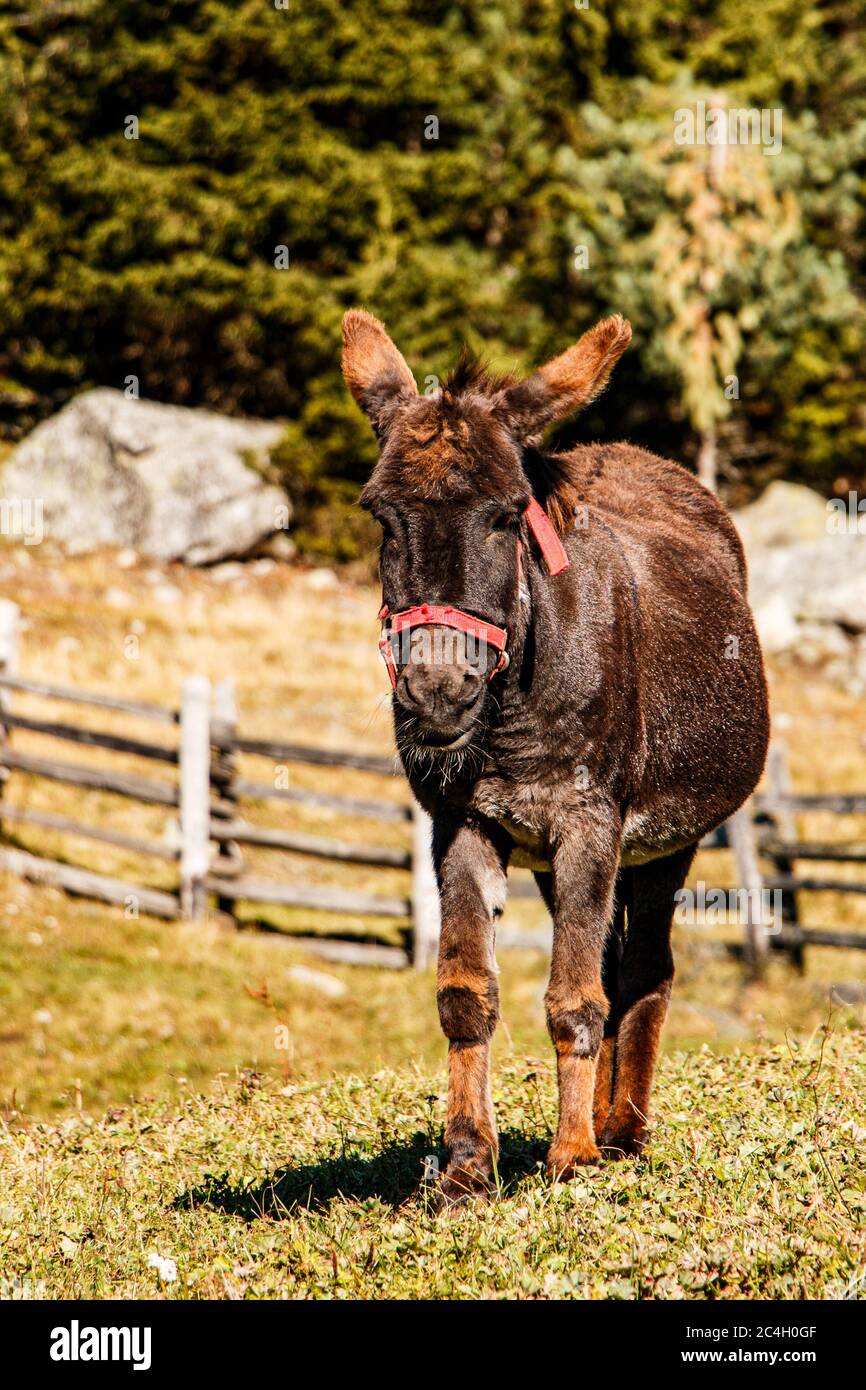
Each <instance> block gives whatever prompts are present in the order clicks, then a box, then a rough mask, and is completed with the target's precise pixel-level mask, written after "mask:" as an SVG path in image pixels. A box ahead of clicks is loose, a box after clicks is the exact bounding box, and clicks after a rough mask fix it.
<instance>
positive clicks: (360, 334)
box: [343, 309, 418, 439]
mask: <svg viewBox="0 0 866 1390" xmlns="http://www.w3.org/2000/svg"><path fill="white" fill-rule="evenodd" d="M343 376H344V377H345V378H346V385H347V386H348V388H349V390H350V391H351V393H352V395H353V396H354V397H355V400H356V401H357V402H358V404H359V406H360V407H361V409H362V410H363V411H365V412H366V414H367V415H368V416H369V417H370V423H371V424H372V426H373V429H374V430H375V431H376V433H377V435H379V437H380V439H381V437H382V436H383V435H384V434H385V432H386V430H387V428H388V425H389V424H390V422H391V419H392V418H393V415H394V412H395V410H397V409H398V408H399V407H400V405H403V404H406V403H407V402H408V401H409V400H411V398H412V397H413V396H417V394H418V387H417V386H416V385H415V378H414V377H413V375H412V373H411V372H410V370H409V368H408V366H407V364H406V359H405V357H404V356H403V354H402V353H401V352H400V351H399V350H398V348H396V347H395V346H394V344H393V343H392V342H391V339H390V338H389V337H388V334H387V333H386V332H385V326H384V324H381V323H380V322H379V320H378V319H375V318H373V315H372V314H368V313H367V312H366V310H365V309H350V310H349V312H348V313H347V314H344V315H343Z"/></svg>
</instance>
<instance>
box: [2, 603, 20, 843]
mask: <svg viewBox="0 0 866 1390" xmlns="http://www.w3.org/2000/svg"><path fill="white" fill-rule="evenodd" d="M20 619H21V613H20V610H19V608H18V605H17V603H13V602H12V601H11V599H0V676H14V675H15V674H16V673H17V670H18V634H19V630H20ZM10 708H11V701H10V696H9V691H8V690H4V689H3V688H2V687H0V755H2V749H3V746H4V745H5V744H6V742H7V741H8V738H9V730H8V729H7V728H6V726H5V725H4V723H3V714H4V712H5V711H7V710H9V709H10ZM8 778H9V769H8V768H7V767H0V801H2V800H3V799H4V798H5V795H6V782H7V781H8ZM2 832H3V824H2V821H0V835H2Z"/></svg>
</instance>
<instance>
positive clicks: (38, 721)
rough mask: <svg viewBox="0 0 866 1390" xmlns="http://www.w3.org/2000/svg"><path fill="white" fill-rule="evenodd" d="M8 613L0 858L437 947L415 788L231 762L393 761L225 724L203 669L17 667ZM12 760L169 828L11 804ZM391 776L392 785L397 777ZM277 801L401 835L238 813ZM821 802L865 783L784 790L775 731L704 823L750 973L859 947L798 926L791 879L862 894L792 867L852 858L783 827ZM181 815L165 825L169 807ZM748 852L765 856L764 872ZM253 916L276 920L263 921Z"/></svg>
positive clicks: (737, 950) (38, 870) (836, 802)
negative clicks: (174, 684) (354, 876)
mask: <svg viewBox="0 0 866 1390" xmlns="http://www.w3.org/2000/svg"><path fill="white" fill-rule="evenodd" d="M18 634H19V623H18V611H17V609H16V607H15V605H14V604H10V603H5V602H0V841H2V840H3V839H4V838H5V840H6V843H0V868H3V869H6V870H8V871H10V872H13V873H16V874H20V875H21V876H23V877H26V878H30V879H33V880H34V881H38V882H42V883H47V884H51V885H53V886H55V887H58V888H62V889H64V890H65V891H66V892H69V893H73V894H79V895H84V896H88V897H95V898H100V899H102V900H104V901H107V902H112V903H118V904H121V905H123V906H124V908H125V909H126V910H127V911H130V912H137V911H139V910H140V911H144V912H149V913H153V914H154V915H157V916H160V917H165V918H174V917H180V916H183V917H185V918H187V919H189V920H190V921H193V922H196V921H201V920H202V918H203V917H204V915H205V913H206V911H207V906H208V902H209V900H210V899H211V898H213V899H215V903H216V906H217V908H218V910H219V911H221V912H222V913H225V914H227V915H230V916H232V917H235V919H236V920H237V916H236V914H237V912H238V905H239V904H244V903H250V904H253V905H255V904H256V903H259V904H271V905H275V906H279V907H287V908H295V909H303V910H306V911H312V912H326V913H330V914H347V915H350V916H362V917H363V916H370V917H376V918H385V919H392V920H398V921H400V922H402V923H404V933H405V936H406V941H407V945H406V947H398V946H386V945H384V944H382V943H381V942H377V941H375V940H369V939H361V938H352V939H345V938H342V939H335V938H334V937H333V936H332V937H326V936H307V935H304V936H303V937H297V936H290V937H289V939H290V940H292V941H297V942H302V943H303V944H304V946H305V947H306V948H307V949H309V950H312V951H316V952H318V953H319V954H320V955H322V956H324V957H325V958H327V959H330V960H344V961H351V962H352V963H363V962H367V963H369V964H371V965H384V966H398V965H406V964H409V963H414V964H415V965H416V966H417V967H419V968H424V967H426V966H427V965H428V964H429V963H430V961H431V960H432V959H433V958H434V957H435V954H436V951H437V949H438V938H439V900H438V893H437V889H436V880H435V874H434V872H433V864H432V856H431V851H430V837H431V824H430V820H429V817H428V816H427V815H426V813H425V812H424V811H423V810H422V809H421V807H420V806H418V805H417V804H416V803H415V802H414V801H412V800H410V799H408V798H406V799H404V800H397V799H391V798H390V797H382V798H381V799H380V798H374V797H372V796H370V797H362V796H356V795H353V794H346V793H334V792H329V791H327V790H324V789H318V788H317V789H308V788H302V787H286V786H282V785H277V784H276V779H275V781H274V782H273V783H270V782H266V781H257V780H255V779H253V778H250V777H248V776H246V775H242V773H241V770H240V760H241V758H244V759H254V760H255V759H266V760H268V761H269V762H270V763H271V764H272V765H278V766H279V765H283V764H290V763H301V764H306V765H308V766H312V767H322V768H339V769H346V770H349V771H352V772H356V773H361V774H369V775H374V776H376V777H380V778H381V777H387V778H389V779H392V778H394V777H395V774H396V772H397V767H396V765H395V761H394V759H393V758H389V757H379V756H374V755H369V754H361V753H355V752H345V753H344V752H338V751H333V750H330V749H321V748H311V747H305V746H302V745H299V744H295V743H287V742H282V741H277V740H271V739H265V738H253V737H246V736H244V735H241V734H239V733H238V729H237V710H236V707H235V697H234V689H233V685H232V683H231V682H230V681H221V682H219V683H218V684H217V685H216V686H215V687H214V688H213V690H212V689H211V687H210V683H209V682H208V681H207V680H205V679H204V678H202V677H196V676H193V677H189V678H188V679H187V680H185V681H184V682H183V686H182V690H181V693H180V700H179V703H178V707H177V708H176V709H171V708H167V707H163V706H160V705H156V704H152V703H148V702H145V701H137V700H127V699H122V698H119V697H117V696H114V695H109V694H105V693H99V692H93V691H84V690H79V689H78V688H74V687H70V686H64V685H55V684H51V683H49V682H46V681H40V680H34V679H30V678H27V679H25V678H23V677H22V676H20V674H19V673H18V670H17V659H18V645H19V638H18ZM16 695H24V696H28V697H36V698H37V699H46V700H51V701H57V702H61V703H64V704H79V705H82V706H88V707H91V708H94V709H103V710H107V711H111V712H113V713H116V714H120V715H126V716H130V717H132V718H137V719H144V720H150V721H152V722H155V723H159V724H162V725H164V726H166V727H168V728H173V729H176V730H177V733H178V736H179V737H178V743H177V745H176V746H169V745H167V744H158V743H153V742H150V741H146V740H143V739H140V738H137V737H131V736H127V735H125V734H118V733H115V732H113V731H107V730H100V729H94V728H83V727H80V726H78V725H75V724H70V723H67V722H64V721H58V720H50V719H45V718H36V717H34V716H32V715H30V714H23V713H21V712H20V710H18V709H16V708H14V707H13V697H14V696H16ZM13 732H16V733H21V734H24V735H27V736H36V737H40V738H48V739H55V740H58V741H60V742H66V743H73V744H76V745H78V746H79V747H81V748H93V749H96V750H99V751H100V752H101V753H104V754H109V755H114V754H123V755H127V756H130V757H134V758H142V759H145V760H150V761H157V762H162V763H164V764H166V765H167V766H168V767H170V768H176V769H177V774H178V775H177V781H169V780H159V779H156V778H150V777H145V776H142V775H141V774H139V773H137V772H127V771H116V770H115V769H114V768H112V767H102V766H96V767H92V766H87V765H85V764H83V763H78V762H75V763H73V762H66V761H61V760H59V759H55V758H53V757H48V756H45V755H42V754H40V755H35V754H32V753H30V752H22V751H20V750H19V749H18V748H15V749H13V748H12V747H11V737H12V734H13ZM14 773H22V774H25V775H27V776H28V777H30V778H43V779H46V780H48V781H49V782H59V783H65V784H67V785H70V786H73V787H81V788H83V789H85V790H93V791H98V792H105V793H109V794H110V795H116V796H119V797H121V798H125V799H127V800H132V801H135V802H138V803H140V804H142V805H146V806H150V807H152V808H160V809H162V811H163V812H165V813H168V814H170V815H171V817H172V820H171V822H170V824H169V826H168V831H169V833H168V835H167V836H164V837H163V838H162V839H159V838H151V839H147V838H145V837H143V836H138V835H135V834H129V833H126V832H125V831H122V830H119V829H115V828H113V827H110V826H108V827H106V826H104V825H88V824H85V823H83V822H82V821H78V820H77V819H75V818H74V817H72V816H68V815H60V814H58V813H56V812H54V811H47V810H40V809H35V808H32V807H30V806H26V805H24V806H22V805H18V804H16V803H15V802H14V801H12V800H11V799H10V797H9V779H10V777H11V776H12V775H13V774H14ZM394 785H395V786H397V785H398V784H397V783H396V782H395V783H394ZM269 802H275V803H278V804H279V803H283V804H286V805H290V806H296V807H299V808H302V809H304V810H324V811H328V812H332V813H335V814H337V815H341V816H344V817H345V818H346V820H347V821H353V822H354V821H357V820H370V821H373V822H379V823H382V824H391V825H403V826H406V825H407V823H409V824H411V827H412V829H411V843H410V844H407V845H404V846H392V845H382V844H377V843H375V841H373V840H372V839H370V840H367V841H366V842H364V841H358V840H354V839H344V838H341V837H339V836H329V835H313V834H308V833H306V832H302V831H299V830H286V829H283V828H279V827H273V826H268V825H262V824H258V823H257V822H255V821H253V820H250V819H249V818H248V814H247V810H248V808H249V804H250V803H253V804H255V803H265V804H267V803H269ZM798 812H800V813H802V812H810V813H813V812H821V813H828V814H834V815H840V814H841V815H866V794H864V795H861V794H859V793H814V794H802V793H795V792H794V791H793V790H792V787H791V784H790V777H789V774H788V770H787V764H786V760H785V753H784V748H783V747H782V746H781V745H779V744H774V745H773V748H772V750H771V754H770V759H769V762H768V770H767V778H766V786H765V789H763V790H762V791H761V792H760V793H759V794H757V795H756V796H754V797H753V798H752V799H751V801H750V802H749V803H748V804H747V805H746V806H745V807H743V808H742V809H741V810H740V811H738V812H737V814H736V815H735V816H733V817H732V818H731V820H730V821H728V822H727V823H726V824H725V825H723V826H721V827H719V829H718V830H716V831H714V832H713V833H712V834H711V835H708V836H707V837H706V839H705V840H704V842H703V844H702V846H701V847H702V849H705V850H721V849H731V850H732V851H733V854H734V859H735V864H736V875H737V881H738V883H739V885H740V886H741V888H742V889H745V890H746V893H745V904H746V909H745V914H744V918H745V920H744V921H743V922H742V926H743V932H744V935H743V940H742V941H741V942H733V943H730V942H729V943H726V944H725V949H727V950H729V951H730V952H731V953H732V954H736V955H737V956H738V957H739V958H740V959H744V960H745V962H746V965H747V969H748V970H749V972H750V973H751V974H753V975H757V974H760V972H761V971H762V969H763V968H764V964H765V962H766V960H767V957H768V953H769V951H770V950H784V951H785V952H787V953H788V954H789V956H790V958H791V959H792V960H793V961H794V962H795V963H796V964H797V965H799V966H801V967H802V962H803V952H804V948H805V946H807V945H808V946H816V945H820V946H832V947H843V948H845V949H866V931H864V932H863V933H862V934H861V933H859V932H856V931H855V932H849V931H838V930H834V929H824V928H818V927H811V926H810V927H804V926H803V925H802V923H801V913H800V900H799V895H800V894H801V893H802V892H818V893H834V894H835V893H846V894H847V893H851V894H866V881H863V880H853V879H852V880H846V879H841V878H838V877H823V876H821V875H820V874H811V875H803V874H798V872H797V863H798V861H800V860H803V861H809V862H816V863H820V862H822V861H823V862H826V863H828V864H829V863H840V864H841V863H846V864H851V865H858V864H866V841H861V840H858V841H850V842H848V843H845V842H834V841H829V840H820V841H817V840H816V841H809V840H804V839H802V838H801V837H800V836H798V833H797V827H796V815H797V813H798ZM178 817H179V825H178V824H177V819H178ZM14 826H33V827H35V828H37V829H43V830H48V831H54V832H56V833H59V834H62V835H64V836H69V837H71V838H72V839H75V838H81V839H85V840H91V841H93V842H95V843H100V844H104V845H107V846H110V847H113V848H115V849H118V850H122V851H125V852H127V853H130V854H133V855H135V856H140V857H141V858H143V859H145V858H148V857H150V858H153V859H156V860H158V861H162V862H163V863H168V864H172V865H176V866H177V867H176V873H177V886H176V889H175V890H174V891H169V890H166V889H162V888H152V887H147V886H144V885H141V884H137V883H130V882H127V881H125V880H123V879H121V878H114V877H111V876H109V875H106V874H97V873H93V872H91V871H90V870H87V869H83V868H79V867H78V866H75V865H73V864H69V863H67V862H65V860H64V861H57V860H53V859H49V858H47V857H44V856H42V855H37V854H32V853H31V852H30V851H29V850H25V849H23V848H22V847H21V846H20V845H16V844H10V843H9V833H10V828H11V827H14ZM245 849H251V850H259V851H260V850H265V851H275V852H277V853H282V854H291V855H296V856H299V857H301V858H312V859H316V860H321V861H326V862H329V863H333V864H337V865H357V866H363V867H366V868H377V869H383V870H387V871H398V872H406V873H409V875H410V878H409V880H408V883H407V891H406V893H405V894H400V893H396V892H386V893H371V892H367V891H359V890H356V889H353V888H346V887H336V886H325V885H316V886H313V885H308V884H304V883H296V882H287V881H284V880H280V879H278V878H265V877H262V876H260V875H259V874H258V873H257V872H250V869H249V867H248V865H247V862H246V860H245V856H244V851H245ZM762 861H763V863H764V864H769V865H770V868H769V869H762V867H761V865H762ZM767 890H769V891H773V890H776V891H778V892H779V894H780V896H781V904H782V910H781V920H780V921H776V922H775V924H774V926H773V929H772V930H771V932H769V933H768V931H767V930H766V926H765V924H763V923H762V922H761V920H760V917H759V915H758V914H756V912H755V910H754V901H755V898H756V896H757V895H760V894H761V893H762V892H766V891H767ZM510 896H511V897H513V898H517V899H526V898H536V899H537V898H538V897H539V894H538V889H537V887H536V885H535V883H534V881H533V880H531V879H521V878H516V879H514V880H513V881H512V883H511V885H510ZM257 925H258V926H259V927H260V928H262V929H265V930H278V928H275V927H273V926H271V925H269V923H268V922H267V921H263V920H259V921H258V922H257ZM498 938H499V941H500V943H501V944H502V945H506V946H514V947H528V948H534V949H549V946H550V931H549V930H546V931H545V930H534V929H533V930H526V929H521V928H516V927H511V926H510V925H507V924H505V925H503V926H502V927H501V928H500V931H499V933H498Z"/></svg>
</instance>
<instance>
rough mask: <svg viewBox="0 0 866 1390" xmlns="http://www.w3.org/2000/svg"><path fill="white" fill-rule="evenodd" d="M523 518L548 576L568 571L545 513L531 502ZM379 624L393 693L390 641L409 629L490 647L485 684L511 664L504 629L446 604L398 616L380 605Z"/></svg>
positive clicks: (421, 606) (394, 675)
mask: <svg viewBox="0 0 866 1390" xmlns="http://www.w3.org/2000/svg"><path fill="white" fill-rule="evenodd" d="M524 516H525V517H526V521H527V524H528V526H529V529H530V530H531V532H532V534H533V536H534V537H535V540H536V543H537V545H538V548H539V550H540V551H541V555H542V558H543V560H544V563H545V564H546V566H547V569H548V572H549V573H550V574H561V573H562V571H563V570H566V569H568V566H569V564H570V561H569V558H568V556H567V555H566V553H565V547H564V545H563V544H562V541H561V540H560V539H559V536H558V535H557V534H556V532H555V531H554V529H553V526H552V525H551V522H550V518H549V517H548V515H547V512H546V511H545V510H544V508H543V507H542V506H540V505H539V503H538V502H536V500H535V498H533V499H532V501H531V502H530V503H529V506H528V507H527V508H526V511H525V512H524ZM520 563H521V544H520V541H519V540H518V542H517V564H518V572H519V571H520ZM379 621H380V622H381V623H382V635H381V637H380V638H379V651H380V652H381V653H382V658H383V660H384V662H385V665H386V667H387V669H388V675H389V677H390V680H391V686H392V688H393V689H394V690H396V689H397V675H398V672H397V663H396V661H395V659H394V639H395V638H397V637H399V636H400V634H401V633H404V632H407V631H409V630H410V629H411V628H413V627H425V626H430V625H435V626H437V627H453V628H455V629H456V630H457V631H458V632H465V633H467V634H468V635H469V636H470V637H474V638H475V639H476V641H478V642H480V643H484V644H485V646H488V647H492V648H493V649H494V651H497V652H499V660H498V661H497V663H496V665H495V666H494V667H493V670H492V671H491V672H490V674H489V676H488V677H487V679H488V680H492V679H493V677H494V676H495V675H496V674H497V673H498V672H499V671H504V670H506V669H507V667H508V665H509V662H510V660H511V658H510V657H509V655H508V652H507V651H506V650H505V646H506V643H507V641H508V633H507V632H506V631H505V629H504V628H501V627H495V626H494V625H493V623H487V622H485V621H484V619H483V618H476V617H474V616H473V615H472V614H471V613H464V612H463V609H462V608H452V607H451V605H450V604H435V603H421V604H418V605H417V606H416V607H415V608H404V609H403V610H402V611H401V612H399V613H393V614H392V613H391V611H390V609H389V608H388V605H387V603H383V604H382V607H381V608H380V609H379Z"/></svg>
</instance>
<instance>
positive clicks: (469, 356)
mask: <svg viewBox="0 0 866 1390" xmlns="http://www.w3.org/2000/svg"><path fill="white" fill-rule="evenodd" d="M516 380H517V378H516V377H514V376H512V375H511V373H510V372H494V371H493V370H492V369H491V367H490V364H489V363H488V362H486V361H485V360H484V358H483V357H479V356H477V355H476V354H475V353H474V352H471V351H470V349H469V348H468V347H464V348H462V349H461V352H460V356H459V357H458V359H457V361H456V363H455V365H454V366H453V367H452V369H451V371H450V372H449V373H448V376H447V377H446V378H445V380H444V382H443V383H442V394H443V395H445V396H449V397H451V398H452V399H454V398H456V397H458V396H466V395H469V394H470V392H474V393H475V394H477V395H479V396H495V395H496V393H497V391H504V390H505V388H506V386H513V385H514V384H515V382H516Z"/></svg>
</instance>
